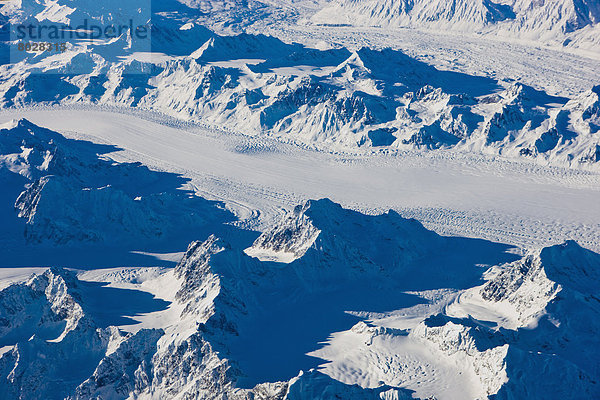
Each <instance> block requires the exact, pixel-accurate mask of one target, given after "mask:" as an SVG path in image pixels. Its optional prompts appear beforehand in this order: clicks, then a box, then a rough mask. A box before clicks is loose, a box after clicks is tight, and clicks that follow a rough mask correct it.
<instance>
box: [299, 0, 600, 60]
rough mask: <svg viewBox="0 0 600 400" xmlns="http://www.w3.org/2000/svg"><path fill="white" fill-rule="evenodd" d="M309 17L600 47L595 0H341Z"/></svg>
mask: <svg viewBox="0 0 600 400" xmlns="http://www.w3.org/2000/svg"><path fill="white" fill-rule="evenodd" d="M310 21H311V22H312V23H316V24H333V25H338V24H348V25H359V26H387V27H413V28H419V29H432V30H436V31H443V30H449V31H454V32H462V33H477V34H483V35H490V36H492V35H493V36H496V37H497V36H500V37H504V38H506V39H514V38H520V39H525V40H530V41H535V42H538V43H549V44H553V45H559V46H569V47H576V48H584V49H590V50H592V49H597V48H598V46H599V45H600V42H599V39H598V32H599V29H600V25H599V23H600V3H598V1H596V0H550V1H544V2H541V3H532V2H530V1H526V0H510V1H501V2H492V1H489V0H458V1H453V2H447V1H441V0H437V1H427V0H410V1H409V0H339V1H334V2H332V3H330V4H326V5H324V6H323V7H322V9H321V10H319V11H318V12H316V14H314V15H313V16H312V17H311V18H310Z"/></svg>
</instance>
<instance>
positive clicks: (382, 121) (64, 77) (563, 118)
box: [0, 27, 600, 168]
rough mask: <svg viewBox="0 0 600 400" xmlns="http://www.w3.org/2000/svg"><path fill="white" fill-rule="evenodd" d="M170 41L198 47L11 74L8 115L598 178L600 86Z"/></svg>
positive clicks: (208, 39)
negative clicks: (216, 133) (116, 122)
mask: <svg viewBox="0 0 600 400" xmlns="http://www.w3.org/2000/svg"><path fill="white" fill-rule="evenodd" d="M157 29H158V28H157ZM159 32H162V31H160V30H159ZM179 32H183V33H179ZM190 32H191V33H190ZM162 33H164V32H162ZM170 33H171V34H173V35H175V38H177V35H180V36H181V38H180V39H181V42H182V43H193V41H192V40H191V39H192V38H195V39H196V40H199V41H200V42H199V43H198V42H196V43H198V46H199V47H198V48H194V49H191V48H188V49H183V50H182V49H178V48H173V50H171V51H169V50H170V49H169V47H166V48H164V49H162V50H164V51H165V52H167V53H168V56H165V57H158V58H157V59H155V60H154V61H148V60H146V61H144V60H142V59H140V60H137V59H136V57H131V56H130V57H127V58H126V60H125V61H107V59H105V58H103V57H102V56H100V55H99V54H102V51H101V47H102V46H96V47H94V48H93V49H84V48H75V47H74V48H72V49H71V50H69V51H67V52H65V53H63V54H58V55H51V56H47V57H46V58H41V59H40V58H35V59H30V60H28V61H23V62H21V63H18V64H12V65H7V66H5V67H3V68H2V69H1V70H0V104H1V105H2V107H4V108H7V107H20V106H27V105H34V104H74V103H91V104H107V105H120V106H127V107H139V108H143V109H150V110H156V111H159V112H163V113H167V114H170V115H173V116H176V117H178V118H181V119H184V120H192V121H199V120H200V121H203V122H207V123H211V124H218V125H220V126H223V127H226V128H229V129H233V130H236V131H239V130H240V129H241V128H240V127H243V129H241V130H242V131H243V133H246V134H251V135H260V134H267V135H273V136H277V137H281V138H284V139H285V140H294V141H296V142H301V143H304V144H316V145H319V146H321V147H324V148H325V149H330V150H335V149H338V148H344V149H354V150H356V149H359V148H365V147H367V148H368V147H374V148H392V149H414V148H419V149H438V148H455V149H459V150H464V151H476V152H484V153H490V154H501V155H505V156H509V157H526V158H533V159H536V160H538V161H539V162H543V163H550V164H557V165H563V166H583V167H591V168H595V165H596V163H597V161H598V159H599V157H600V156H599V154H600V153H599V151H600V150H599V149H600V147H598V146H600V144H599V143H600V142H599V140H598V137H597V136H598V130H599V129H600V128H599V127H600V112H599V110H600V101H599V99H598V97H599V93H600V89H599V87H598V86H597V87H594V88H591V89H590V90H589V91H587V92H585V93H582V94H581V95H580V96H578V97H576V98H573V99H566V98H559V97H552V96H548V95H546V94H545V93H542V92H538V91H536V90H534V89H532V88H530V87H528V86H524V85H522V84H519V83H507V82H497V81H494V80H492V79H486V78H481V77H474V76H469V75H464V74H459V73H453V72H447V71H440V70H436V69H435V68H433V67H431V66H429V65H427V64H425V63H422V62H419V61H417V60H415V59H412V58H410V57H408V56H406V55H405V54H403V53H401V52H399V51H392V50H389V49H385V50H381V51H374V50H369V49H361V50H358V51H355V52H349V51H347V50H345V49H336V50H326V51H320V50H316V49H310V48H306V47H303V46H300V45H297V44H292V45H287V44H284V43H283V42H280V41H278V40H277V39H274V38H271V37H266V36H260V35H258V36H252V35H247V34H242V35H238V36H229V37H221V36H216V35H214V34H213V33H212V32H210V31H208V30H206V29H205V28H201V27H198V28H197V31H195V30H194V29H191V30H190V29H186V30H183V31H177V30H175V31H173V32H171V31H170ZM165 35H166V34H165ZM188 36H190V37H188ZM162 37H163V35H158V38H157V43H161V41H160V40H159V39H160V38H162ZM172 39H173V40H175V39H174V38H172ZM202 41H205V42H204V44H201V43H202ZM165 46H166V45H165ZM123 51H125V50H123ZM181 53H183V54H184V55H183V56H182V55H181ZM124 55H127V53H124Z"/></svg>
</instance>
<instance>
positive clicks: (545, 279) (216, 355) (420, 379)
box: [0, 200, 600, 399]
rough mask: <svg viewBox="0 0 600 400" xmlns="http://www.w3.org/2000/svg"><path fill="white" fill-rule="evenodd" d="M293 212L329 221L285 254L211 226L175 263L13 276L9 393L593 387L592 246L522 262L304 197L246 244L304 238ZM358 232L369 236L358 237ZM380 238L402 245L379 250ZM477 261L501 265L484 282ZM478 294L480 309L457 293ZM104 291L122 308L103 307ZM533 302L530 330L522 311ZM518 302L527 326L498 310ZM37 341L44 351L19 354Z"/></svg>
mask: <svg viewBox="0 0 600 400" xmlns="http://www.w3.org/2000/svg"><path fill="white" fill-rule="evenodd" d="M298 218H300V220H302V221H303V224H310V225H312V226H318V227H319V233H318V234H317V237H316V239H314V240H313V241H312V244H311V245H310V246H308V249H307V250H306V251H305V252H304V253H303V254H298V258H296V259H295V260H293V261H291V262H289V263H279V262H272V261H260V260H259V259H257V258H253V257H249V256H247V255H245V254H244V247H246V246H247V245H249V244H251V242H250V243H247V244H244V243H242V242H238V241H237V240H235V236H233V237H232V238H233V239H234V242H232V243H228V242H227V241H226V239H220V238H217V237H216V236H214V235H211V236H210V237H209V238H208V239H207V240H205V241H196V242H193V243H191V244H190V245H189V247H188V249H187V251H186V253H185V254H184V255H183V257H182V259H181V261H180V262H179V264H178V265H177V266H176V267H175V268H174V269H173V270H170V269H162V270H156V269H155V270H153V269H135V268H134V269H126V270H121V269H113V270H105V271H102V270H99V271H90V272H83V273H82V272H80V273H79V274H78V275H76V273H74V272H71V271H67V270H63V269H56V268H54V269H50V270H48V271H46V272H44V273H43V274H41V275H33V276H32V277H31V278H29V279H28V280H27V281H25V282H24V283H16V284H13V285H11V286H8V287H7V288H6V289H4V290H3V291H1V292H0V300H1V301H2V303H3V304H4V306H3V307H2V312H3V313H4V315H3V321H5V324H4V325H3V326H5V328H4V332H5V333H4V334H3V335H2V342H3V343H2V344H3V346H5V347H4V353H3V355H2V356H1V357H0V371H3V372H2V379H4V380H3V381H2V382H3V384H2V385H0V390H2V393H3V398H8V399H10V398H18V397H19V396H26V397H28V398H38V396H39V394H40V393H44V394H45V396H48V395H50V396H51V397H53V398H81V399H84V398H90V397H94V396H104V397H109V398H125V397H128V396H130V397H134V398H156V397H164V396H177V397H179V396H181V397H201V398H221V397H222V395H223V394H227V396H229V397H230V398H239V399H245V398H252V396H259V395H260V396H262V397H261V398H265V399H299V398H313V399H317V398H332V397H330V396H333V398H336V396H338V397H341V398H412V396H411V394H414V395H416V396H417V397H419V398H429V397H431V396H435V397H436V398H439V399H446V398H456V396H457V395H458V393H461V395H460V396H461V397H463V398H465V395H466V398H485V397H487V396H491V397H490V398H492V397H493V398H518V393H523V391H524V390H527V392H528V393H529V396H530V397H531V398H540V399H542V398H548V396H553V395H554V394H556V393H560V395H561V398H575V397H573V396H572V395H573V394H574V393H573V392H572V387H577V388H578V393H577V394H576V396H580V395H581V394H582V393H583V394H584V395H585V396H589V397H595V396H597V395H598V391H599V390H600V389H599V388H598V387H597V383H595V382H596V381H597V376H598V373H599V371H598V370H597V365H595V362H594V360H596V359H597V354H595V353H594V352H593V349H595V348H596V347H597V346H595V345H594V343H595V333H597V331H598V328H599V327H598V326H596V325H597V324H596V323H595V322H592V324H591V325H590V323H589V322H590V321H597V320H598V318H597V313H598V312H599V311H600V309H598V305H597V301H596V300H595V299H594V294H593V293H594V291H595V290H597V288H598V286H599V285H600V280H599V276H598V270H599V268H600V256H599V255H598V254H596V253H592V252H591V251H589V250H585V249H583V248H581V247H580V246H578V245H577V244H576V243H574V242H567V243H565V244H563V245H559V246H554V247H550V248H546V249H543V250H541V251H538V252H534V253H532V254H530V255H526V256H524V257H523V258H522V259H517V257H516V256H515V255H514V254H513V255H511V254H507V253H506V250H507V247H506V246H502V245H499V244H494V243H489V242H483V241H474V240H469V239H463V238H448V237H439V236H437V235H435V234H434V233H432V232H429V231H427V230H425V229H424V228H423V227H422V226H421V225H420V224H418V223H417V222H416V221H411V220H405V219H403V218H401V217H400V216H398V215H397V214H394V213H389V214H385V215H380V216H366V215H363V214H360V213H356V212H353V211H350V210H344V209H342V208H341V207H340V206H339V205H336V204H335V203H333V202H331V201H329V200H319V201H310V202H307V203H306V204H304V205H302V206H299V207H298V208H297V209H296V210H295V211H292V212H291V213H290V214H289V215H287V216H285V217H284V218H283V220H282V222H281V223H278V224H276V225H275V226H273V227H272V230H271V231H269V232H265V234H264V235H263V236H261V237H260V238H259V239H257V240H256V241H255V242H254V244H252V246H253V247H254V248H256V247H258V246H260V247H261V248H263V249H265V248H271V249H273V248H275V247H281V246H282V245H283V246H284V247H286V248H288V247H289V245H292V244H293V243H295V244H297V243H298V238H299V237H298V236H297V235H294V234H292V233H290V234H284V233H282V232H286V230H285V229H284V230H283V231H282V229H281V227H282V226H284V225H286V224H287V225H289V222H290V221H291V220H294V219H298ZM342 225H344V227H345V229H344V230H343V231H340V227H341V226H342ZM294 226H297V224H294ZM287 231H288V232H291V231H289V230H287ZM364 231H368V232H371V234H370V235H369V236H368V238H369V240H361V241H357V240H356V238H357V235H358V234H359V233H362V232H364ZM226 236H227V235H226ZM390 239H393V240H395V242H394V241H390ZM411 242H412V243H411ZM453 242H454V243H453ZM459 243H460V244H459ZM382 245H384V246H385V247H386V248H387V249H388V250H389V251H396V252H397V253H396V256H395V257H384V258H381V257H379V255H381V254H382V251H381V246H382ZM459 248H460V249H461V250H460V251H457V249H459ZM434 249H435V250H434ZM246 252H247V250H246ZM441 260H444V262H445V264H442V265H440V261H441ZM506 262H508V263H506ZM481 264H484V265H488V266H490V265H491V266H492V268H491V269H490V271H488V272H487V273H486V274H485V276H486V278H485V279H487V282H485V283H484V284H483V285H482V286H477V285H478V282H479V281H480V277H481V276H482V273H483V272H484V269H482V268H481ZM495 271H499V272H495ZM242 277H243V279H240V278H242ZM333 277H335V278H334V279H332V278H333ZM383 277H385V279H382V278H383ZM474 293H479V296H481V297H480V298H481V300H480V302H479V303H478V306H479V309H477V310H476V311H472V310H473V309H471V308H469V304H470V303H468V302H467V301H465V300H464V299H465V298H472V297H473V295H474ZM535 293H539V294H544V295H542V296H540V295H537V296H536V295H535ZM532 295H533V296H532ZM103 296H111V297H112V298H113V299H114V300H113V301H114V302H116V303H121V304H122V301H123V300H124V299H126V298H129V300H128V307H127V308H123V307H122V306H121V307H113V306H112V304H111V303H106V302H104V304H103V306H102V307H99V305H100V304H102V303H101V302H99V299H101V298H103ZM118 299H122V300H121V301H119V300H118ZM532 299H534V304H535V307H533V309H535V310H540V312H538V313H537V315H536V317H535V318H536V320H537V321H536V322H537V323H536V324H535V325H532V324H531V323H530V317H528V316H527V314H523V311H524V312H525V313H528V312H530V310H531V307H530V306H528V305H531V304H532ZM325 300H326V301H325ZM9 305H11V306H9ZM444 305H446V306H444ZM511 307H512V308H511ZM510 309H512V310H516V311H515V314H514V316H515V318H514V319H513V320H514V321H519V322H518V323H517V325H513V326H511V327H508V328H505V327H504V326H505V323H504V322H503V320H500V319H499V320H498V324H493V323H492V321H490V320H489V319H487V317H488V316H489V315H493V314H494V313H498V314H500V313H505V314H506V313H507V310H510ZM480 310H485V312H483V311H480ZM519 310H521V311H519ZM461 312H464V313H466V314H463V315H460V313H461ZM480 318H485V319H480ZM136 321H138V322H136ZM361 321H362V322H361ZM131 324H134V325H131ZM128 326H132V327H134V329H131V328H128ZM32 335H33V336H32ZM324 340H325V343H323V341H324ZM83 343H86V344H85V346H84V345H83ZM75 349H76V350H75ZM581 349H589V350H591V351H592V352H589V351H588V352H581ZM33 352H35V354H43V355H44V357H37V358H36V359H35V361H33V360H31V361H26V360H30V359H29V358H27V357H28V356H27V355H28V354H32V353H33ZM306 353H309V354H310V355H311V356H312V357H306V356H305V354H306ZM324 362H325V363H324ZM74 363H77V365H79V368H78V372H77V374H75V375H73V374H70V375H69V376H65V375H64V368H62V366H65V365H74ZM542 365H543V366H544V367H543V368H542ZM315 367H319V370H316V369H315ZM542 369H543V370H544V371H545V372H544V374H545V375H544V376H545V377H546V378H548V374H550V376H552V377H556V379H543V378H542V377H541V376H540V375H538V373H540V371H542ZM298 370H302V371H301V372H300V373H298V372H297V371H298ZM559 377H560V378H559ZM48 378H50V379H48ZM355 383H358V385H352V384H355Z"/></svg>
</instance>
